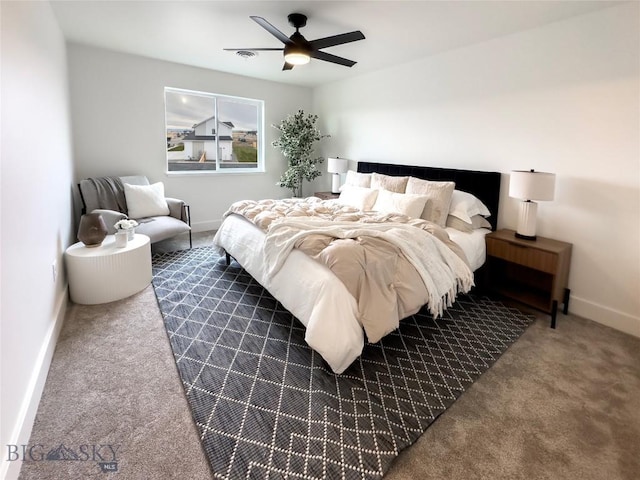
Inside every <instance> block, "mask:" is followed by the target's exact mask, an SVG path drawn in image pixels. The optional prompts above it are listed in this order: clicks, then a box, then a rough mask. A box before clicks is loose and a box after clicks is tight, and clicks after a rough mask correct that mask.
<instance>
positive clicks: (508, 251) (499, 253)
mask: <svg viewBox="0 0 640 480" xmlns="http://www.w3.org/2000/svg"><path fill="white" fill-rule="evenodd" d="M487 255H490V256H492V257H496V258H502V259H503V260H506V261H507V262H511V263H515V264H518V265H522V266H525V267H529V268H533V269H535V270H540V271H542V272H547V273H553V274H555V273H556V271H557V269H558V255H556V254H555V253H552V252H546V251H543V250H539V249H537V248H531V247H527V246H523V245H519V244H516V243H511V242H508V241H504V240H498V239H495V238H487Z"/></svg>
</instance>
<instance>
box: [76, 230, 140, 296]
mask: <svg viewBox="0 0 640 480" xmlns="http://www.w3.org/2000/svg"><path fill="white" fill-rule="evenodd" d="M64 257H65V265H66V267H67V275H68V278H69V293H70V294H71V301H72V302H74V303H79V304H82V305H95V304H98V303H107V302H113V301H115V300H120V299H122V298H126V297H128V296H130V295H133V294H134V293H138V292H139V291H141V290H143V289H144V288H146V286H147V285H149V284H150V283H151V242H150V240H149V237H147V236H146V235H141V234H136V235H135V237H134V239H133V240H129V241H128V242H127V246H126V247H120V248H119V247H116V243H115V235H107V237H106V238H105V239H104V241H103V242H102V245H100V246H99V247H92V248H88V247H85V246H84V244H83V243H82V242H78V243H74V244H73V245H71V246H70V247H69V248H67V250H66V252H65V256H64Z"/></svg>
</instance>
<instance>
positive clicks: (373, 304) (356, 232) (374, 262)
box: [225, 198, 473, 342]
mask: <svg viewBox="0 0 640 480" xmlns="http://www.w3.org/2000/svg"><path fill="white" fill-rule="evenodd" d="M231 213H236V214H239V215H242V216H244V217H245V218H247V219H248V220H250V221H252V222H253V223H254V224H256V225H257V226H258V227H260V228H261V229H263V230H265V231H266V239H265V246H264V254H265V264H266V266H267V269H266V270H267V273H268V274H269V275H274V274H275V273H277V272H278V270H279V269H280V267H281V266H282V265H283V263H284V262H285V260H286V258H287V257H288V255H289V253H290V252H291V250H292V249H293V248H298V249H300V250H302V251H304V252H305V253H306V254H307V255H309V256H311V257H312V258H314V259H316V260H318V261H320V262H322V263H324V264H325V265H326V266H327V267H328V268H330V269H331V270H332V271H333V273H334V274H336V276H337V277H338V278H339V279H340V280H341V281H342V282H343V283H344V284H345V286H346V288H347V289H348V290H349V292H350V293H351V294H352V295H353V296H354V298H355V299H356V301H357V302H358V310H359V315H360V317H359V321H360V323H361V324H362V326H363V328H364V330H365V332H366V334H367V338H368V340H369V341H370V342H377V341H378V340H380V338H382V337H383V336H384V335H386V334H387V333H389V332H391V331H393V330H395V329H396V328H397V327H398V325H399V320H400V319H402V318H405V317H406V316H408V315H411V314H413V313H415V312H417V311H418V310H419V309H420V307H421V306H422V305H424V304H425V303H426V304H427V305H428V308H429V311H430V313H431V314H432V315H433V316H434V317H435V316H437V315H441V314H442V312H443V310H444V308H445V307H447V306H449V305H451V303H452V302H453V300H454V299H455V296H456V294H457V293H458V292H467V291H468V290H469V289H470V288H471V286H472V285H473V274H472V272H471V270H470V269H469V267H468V265H467V262H466V258H465V257H464V254H463V253H462V251H461V249H460V248H459V247H458V245H457V244H455V243H454V242H452V241H451V240H450V239H449V236H448V235H447V233H446V231H445V230H444V229H442V228H441V227H439V226H438V225H436V224H433V223H431V222H427V221H425V220H420V219H410V218H408V217H406V216H404V215H396V214H391V215H389V214H379V213H376V212H361V211H359V210H357V209H354V208H352V207H347V206H343V205H339V204H337V203H336V202H331V201H320V200H318V199H314V198H311V199H304V200H298V199H295V200H294V199H292V200H280V201H278V200H262V201H242V202H237V203H235V204H233V205H232V206H231V207H230V209H229V211H228V212H227V213H226V214H225V215H228V214H231Z"/></svg>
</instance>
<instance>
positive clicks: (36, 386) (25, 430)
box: [0, 286, 69, 480]
mask: <svg viewBox="0 0 640 480" xmlns="http://www.w3.org/2000/svg"><path fill="white" fill-rule="evenodd" d="M67 287H68V286H67ZM67 287H66V288H64V289H63V290H62V292H61V293H60V296H59V298H58V299H57V300H56V307H55V309H54V312H55V315H54V316H53V318H52V322H51V325H50V327H49V330H48V331H47V334H46V335H45V338H44V341H43V342H42V345H41V346H40V352H39V353H38V358H37V359H36V362H35V365H34V367H33V371H32V372H31V378H30V379H29V384H28V386H27V391H26V393H25V396H24V399H23V401H22V406H21V407H20V411H19V412H18V415H17V416H16V422H15V425H14V428H13V433H12V435H11V438H10V439H9V443H10V444H11V445H26V444H28V443H29V438H30V437H31V429H32V428H33V422H34V421H35V418H36V413H37V412H38V406H39V405H40V398H41V397H42V391H43V390H44V384H45V382H46V380H47V374H48V373H49V367H50V366H51V360H52V358H53V352H54V351H55V348H56V344H57V343H58V337H59V336H60V330H61V329H62V324H63V323H64V318H65V315H66V313H67V305H68V302H69V300H68V297H69V294H68V288H67ZM3 447H6V446H5V445H3ZM20 467H22V460H21V459H20V460H14V461H8V460H7V459H6V458H4V456H3V459H2V465H1V466H0V479H2V480H16V479H17V478H18V476H19V474H20Z"/></svg>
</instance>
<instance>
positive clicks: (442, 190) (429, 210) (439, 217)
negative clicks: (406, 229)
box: [406, 177, 456, 227]
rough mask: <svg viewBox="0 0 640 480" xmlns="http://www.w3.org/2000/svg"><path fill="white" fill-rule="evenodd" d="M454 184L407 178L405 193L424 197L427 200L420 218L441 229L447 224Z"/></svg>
mask: <svg viewBox="0 0 640 480" xmlns="http://www.w3.org/2000/svg"><path fill="white" fill-rule="evenodd" d="M454 188H456V184H455V183H454V182H432V181H430V180H422V179H420V178H415V177H409V181H408V182H407V190H406V192H407V193H413V194H420V195H426V196H427V198H428V200H427V203H426V204H425V206H424V210H423V211H422V215H421V218H423V219H425V220H429V221H430V222H434V223H437V224H438V225H440V226H441V227H444V226H445V223H446V222H447V213H448V212H449V205H451V196H452V194H453V189H454Z"/></svg>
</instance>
